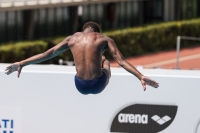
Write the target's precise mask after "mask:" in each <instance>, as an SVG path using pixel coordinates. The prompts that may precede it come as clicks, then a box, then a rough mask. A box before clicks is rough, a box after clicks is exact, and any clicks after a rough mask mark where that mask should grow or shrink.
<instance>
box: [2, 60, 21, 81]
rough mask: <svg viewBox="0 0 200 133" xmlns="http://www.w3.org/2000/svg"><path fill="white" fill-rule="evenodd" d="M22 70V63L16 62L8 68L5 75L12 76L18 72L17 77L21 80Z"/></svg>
mask: <svg viewBox="0 0 200 133" xmlns="http://www.w3.org/2000/svg"><path fill="white" fill-rule="evenodd" d="M21 70H22V65H21V63H20V62H15V63H13V64H11V65H10V66H8V67H6V69H5V71H6V72H5V74H7V75H9V74H11V73H13V72H15V71H18V74H17V77H18V78H19V76H20V73H21Z"/></svg>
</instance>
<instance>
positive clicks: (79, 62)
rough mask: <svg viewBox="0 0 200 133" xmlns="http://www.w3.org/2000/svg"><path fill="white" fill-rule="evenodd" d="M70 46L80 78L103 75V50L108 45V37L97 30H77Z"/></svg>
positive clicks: (88, 78) (85, 78)
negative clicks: (86, 31) (84, 31)
mask: <svg viewBox="0 0 200 133" xmlns="http://www.w3.org/2000/svg"><path fill="white" fill-rule="evenodd" d="M68 46H69V47H70V49H71V52H72V54H73V57H74V62H75V65H76V71H77V74H76V75H77V76H78V77H79V78H81V79H84V80H90V79H94V78H98V77H100V76H101V74H102V72H101V67H102V52H103V50H104V48H105V47H106V46H107V37H105V36H104V35H102V34H100V33H96V32H90V33H83V32H77V33H75V34H74V35H72V36H71V37H70V40H69V43H68Z"/></svg>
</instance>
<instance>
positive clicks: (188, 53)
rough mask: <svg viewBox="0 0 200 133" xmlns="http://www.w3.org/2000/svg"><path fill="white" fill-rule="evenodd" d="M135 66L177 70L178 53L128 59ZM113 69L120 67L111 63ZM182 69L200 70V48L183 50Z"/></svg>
mask: <svg viewBox="0 0 200 133" xmlns="http://www.w3.org/2000/svg"><path fill="white" fill-rule="evenodd" d="M126 60H127V61H128V62H130V63H131V64H132V65H134V66H143V67H144V68H156V67H160V68H165V69H173V68H176V51H175V50H174V51H168V52H159V53H154V54H148V55H143V56H139V57H130V58H127V59H126ZM111 67H119V65H118V64H117V63H116V62H115V61H111ZM179 68H180V69H200V47H193V48H185V49H181V51H180V55H179Z"/></svg>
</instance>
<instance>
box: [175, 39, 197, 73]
mask: <svg viewBox="0 0 200 133" xmlns="http://www.w3.org/2000/svg"><path fill="white" fill-rule="evenodd" d="M181 39H182V40H192V41H200V38H199V37H188V36H177V43H176V69H178V68H179V53H180V46H181Z"/></svg>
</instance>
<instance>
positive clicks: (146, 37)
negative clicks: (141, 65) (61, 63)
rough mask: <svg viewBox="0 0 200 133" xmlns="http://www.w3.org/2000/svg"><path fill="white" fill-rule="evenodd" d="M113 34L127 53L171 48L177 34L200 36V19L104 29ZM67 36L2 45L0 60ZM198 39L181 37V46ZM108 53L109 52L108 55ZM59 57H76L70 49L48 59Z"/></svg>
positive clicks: (15, 58)
mask: <svg viewBox="0 0 200 133" xmlns="http://www.w3.org/2000/svg"><path fill="white" fill-rule="evenodd" d="M103 34H105V35H106V36H109V37H111V38H112V39H113V40H114V41H115V42H116V44H117V46H118V48H119V50H120V51H121V52H122V54H123V55H124V56H125V57H129V56H137V55H142V54H146V53H152V52H158V51H166V50H172V49H175V48H176V38H177V36H178V35H181V36H195V37H200V19H193V20H185V21H178V22H165V23H160V24H152V25H145V26H142V27H137V28H127V29H123V30H115V31H110V32H105V33H103ZM64 39H65V37H56V38H48V39H45V40H42V41H27V42H17V43H7V44H3V45H0V62H7V63H11V62H16V61H20V60H23V59H26V58H28V57H30V56H33V55H35V54H39V53H42V52H44V51H46V50H47V49H49V48H51V47H53V46H55V45H56V44H58V43H59V42H61V41H62V40H64ZM196 44H200V43H197V42H195V41H181V48H182V47H188V46H193V45H196ZM108 54H109V53H108V52H106V53H105V55H106V57H108V58H111V57H110V56H107V55H108ZM58 59H64V60H66V59H67V60H73V56H72V54H71V51H70V50H69V51H67V52H65V53H63V54H61V55H59V56H58V57H55V58H54V59H52V60H49V61H46V62H45V63H54V64H57V63H58Z"/></svg>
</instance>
